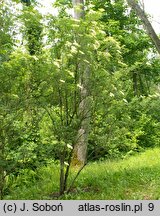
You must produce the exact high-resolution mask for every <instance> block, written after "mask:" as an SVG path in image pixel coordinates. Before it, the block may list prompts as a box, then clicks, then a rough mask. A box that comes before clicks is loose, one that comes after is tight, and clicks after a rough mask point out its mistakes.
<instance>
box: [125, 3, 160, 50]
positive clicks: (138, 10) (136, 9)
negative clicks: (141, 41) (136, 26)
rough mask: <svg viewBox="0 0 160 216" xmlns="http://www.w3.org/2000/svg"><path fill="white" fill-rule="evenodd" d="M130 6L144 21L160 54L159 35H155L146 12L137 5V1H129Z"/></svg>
mask: <svg viewBox="0 0 160 216" xmlns="http://www.w3.org/2000/svg"><path fill="white" fill-rule="evenodd" d="M127 3H128V5H129V6H130V7H131V8H132V9H133V10H134V11H135V13H136V14H137V16H138V17H139V18H140V19H141V20H142V22H143V25H144V27H145V29H146V31H147V34H148V36H149V37H150V38H151V39H152V41H153V43H154V45H155V46H156V49H157V51H158V53H159V54H160V39H159V38H158V36H157V34H156V33H155V31H154V29H153V27H152V25H151V23H150V21H149V20H148V18H147V16H146V14H145V12H144V11H143V9H141V7H140V6H139V5H138V4H137V3H136V1H135V0H127Z"/></svg>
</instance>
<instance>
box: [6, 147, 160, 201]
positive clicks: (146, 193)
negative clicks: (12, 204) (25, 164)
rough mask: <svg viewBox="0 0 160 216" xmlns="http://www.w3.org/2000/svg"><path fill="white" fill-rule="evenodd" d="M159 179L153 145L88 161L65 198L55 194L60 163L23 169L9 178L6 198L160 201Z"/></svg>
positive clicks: (159, 158)
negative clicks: (129, 153)
mask: <svg viewBox="0 0 160 216" xmlns="http://www.w3.org/2000/svg"><path fill="white" fill-rule="evenodd" d="M75 173H76V170H75ZM75 173H74V172H73V175H72V176H71V178H73V177H74V174H75ZM70 180H71V179H70ZM159 180H160V148H154V149H148V150H146V151H144V152H142V153H139V154H136V155H133V156H129V157H126V158H124V159H117V160H105V161H99V162H92V163H89V164H88V165H87V166H86V167H85V168H84V170H83V171H82V173H81V174H80V176H79V178H78V179H77V181H76V183H75V186H74V188H73V189H72V190H71V192H70V193H69V194H66V195H64V196H62V197H56V194H57V191H58V187H59V166H58V165H48V166H46V167H42V168H40V169H38V170H36V171H31V170H30V171H29V170H23V173H22V174H20V175H19V176H17V177H16V178H15V177H14V178H10V179H8V184H11V187H8V188H9V189H8V191H7V192H8V194H7V192H6V195H5V197H4V199H6V200H7V199H17V200H22V199H25V200H36V199H43V200H44V199H47V200H48V199H49V200H52V199H63V200H71V199H72V200H102V199H103V200H128V199H132V200H139V199H142V200H158V199H160V181H159ZM8 186H9V185H8Z"/></svg>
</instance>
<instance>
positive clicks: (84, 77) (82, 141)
mask: <svg viewBox="0 0 160 216" xmlns="http://www.w3.org/2000/svg"><path fill="white" fill-rule="evenodd" d="M72 2H73V7H74V18H75V19H83V18H84V0H72ZM78 71H79V84H80V86H81V89H80V99H81V102H80V104H79V107H78V115H79V119H80V122H81V123H80V128H79V130H78V134H77V139H76V143H75V146H74V151H73V158H72V164H73V165H78V166H84V164H85V163H86V158H87V145H88V134H89V125H90V101H89V77H90V68H89V66H88V65H84V63H82V62H80V63H79V66H78Z"/></svg>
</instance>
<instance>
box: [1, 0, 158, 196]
mask: <svg viewBox="0 0 160 216" xmlns="http://www.w3.org/2000/svg"><path fill="white" fill-rule="evenodd" d="M35 5H36V3H35V2H34V4H33V3H32V2H30V1H22V3H20V1H13V2H12V3H3V4H1V5H0V193H1V198H3V196H4V195H5V194H6V193H9V191H8V190H9V189H8V188H9V185H10V184H11V182H12V181H11V179H12V178H13V177H15V176H18V175H20V173H23V172H27V171H30V170H32V171H35V170H36V168H38V167H39V166H44V165H48V164H50V163H55V164H59V163H60V164H61V166H64V167H61V168H63V169H64V170H67V167H69V166H70V163H71V157H72V151H73V148H74V145H75V142H76V138H77V131H78V129H79V127H80V123H81V121H82V119H81V113H79V111H78V108H79V105H80V104H81V100H82V98H81V90H82V88H83V86H81V81H80V79H81V78H82V76H81V74H83V71H84V70H86V68H89V71H90V76H89V79H88V80H87V85H88V86H89V88H88V89H89V95H88V98H89V103H90V107H91V110H90V119H91V122H90V132H89V140H88V161H93V160H105V159H106V158H115V157H120V158H124V157H126V155H131V154H134V152H139V151H141V150H142V149H145V148H148V147H155V146H159V145H160V115H159V107H160V100H159V97H160V89H159V80H160V75H159V65H160V61H159V58H158V57H157V55H156V51H155V50H154V47H153V45H152V44H151V42H150V40H149V38H148V37H147V35H146V34H145V31H144V30H143V28H142V24H141V21H140V20H139V19H138V18H137V17H136V16H135V14H134V12H133V11H129V10H128V7H127V5H126V4H125V3H124V1H123V0H115V1H110V0H107V1H92V4H91V2H90V1H87V3H86V6H85V7H86V8H85V18H84V19H82V20H76V19H74V18H73V17H72V16H71V15H70V13H69V12H68V11H70V10H71V7H72V5H71V3H70V4H65V3H64V1H56V3H55V5H54V7H56V8H57V10H58V11H59V14H58V15H57V16H55V15H53V14H52V15H51V14H50V15H49V14H48V15H46V16H42V14H40V12H39V11H38V9H36V6H35ZM14 11H17V13H14ZM14 14H16V15H14ZM2 21H3V22H2ZM17 22H18V23H20V24H19V25H18V27H17ZM79 65H80V66H79ZM83 78H84V77H83ZM68 171H69V170H68ZM67 174H68V173H67V172H66V176H67ZM65 180H66V181H67V177H66V178H65Z"/></svg>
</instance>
